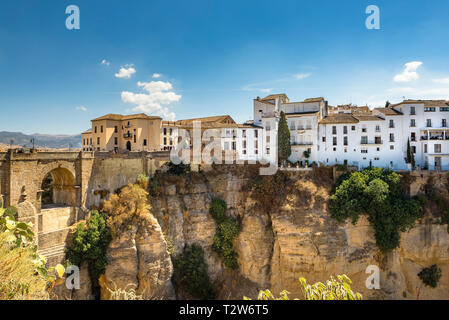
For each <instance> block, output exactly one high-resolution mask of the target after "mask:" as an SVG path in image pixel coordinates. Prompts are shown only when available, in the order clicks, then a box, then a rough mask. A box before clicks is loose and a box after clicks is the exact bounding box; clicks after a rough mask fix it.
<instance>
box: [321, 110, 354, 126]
mask: <svg viewBox="0 0 449 320" xmlns="http://www.w3.org/2000/svg"><path fill="white" fill-rule="evenodd" d="M358 122H359V120H358V119H356V118H355V117H353V115H352V114H349V113H340V114H332V115H329V116H327V117H325V118H323V119H321V121H320V122H319V123H320V124H339V123H358Z"/></svg>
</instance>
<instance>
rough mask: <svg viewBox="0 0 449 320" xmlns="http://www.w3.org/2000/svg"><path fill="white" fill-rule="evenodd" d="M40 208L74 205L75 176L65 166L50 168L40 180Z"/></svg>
mask: <svg viewBox="0 0 449 320" xmlns="http://www.w3.org/2000/svg"><path fill="white" fill-rule="evenodd" d="M41 190H42V196H41V202H42V208H45V207H51V206H55V205H56V206H75V205H76V189H75V177H74V176H73V174H72V173H71V172H70V171H69V170H68V169H65V168H56V169H53V170H51V171H50V172H49V173H48V174H47V175H46V176H45V178H44V180H43V181H42V186H41Z"/></svg>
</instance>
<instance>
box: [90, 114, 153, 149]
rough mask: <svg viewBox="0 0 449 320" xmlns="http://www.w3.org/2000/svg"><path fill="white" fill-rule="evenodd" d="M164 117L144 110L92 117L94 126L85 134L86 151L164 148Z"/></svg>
mask: <svg viewBox="0 0 449 320" xmlns="http://www.w3.org/2000/svg"><path fill="white" fill-rule="evenodd" d="M161 122H162V118H161V117H156V116H148V115H146V114H144V113H139V114H133V115H127V116H125V115H120V114H107V115H105V116H102V117H99V118H96V119H93V120H92V128H91V129H90V130H88V131H86V132H83V133H82V134H81V139H82V150H83V151H116V152H119V151H156V150H160V141H161V138H160V135H161Z"/></svg>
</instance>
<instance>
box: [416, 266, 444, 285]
mask: <svg viewBox="0 0 449 320" xmlns="http://www.w3.org/2000/svg"><path fill="white" fill-rule="evenodd" d="M418 277H419V278H420V279H421V280H422V282H423V283H424V284H425V285H426V286H429V287H432V288H436V287H437V285H438V281H440V278H441V269H440V268H438V266H437V265H436V264H434V265H432V266H431V267H429V268H424V269H422V270H421V271H420V272H419V273H418Z"/></svg>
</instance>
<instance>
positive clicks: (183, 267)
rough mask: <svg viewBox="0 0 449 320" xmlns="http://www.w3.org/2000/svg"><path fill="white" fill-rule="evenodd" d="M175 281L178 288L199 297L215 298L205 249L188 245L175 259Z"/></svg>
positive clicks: (205, 298)
mask: <svg viewBox="0 0 449 320" xmlns="http://www.w3.org/2000/svg"><path fill="white" fill-rule="evenodd" d="M173 268H174V272H173V278H172V280H173V283H174V285H175V287H176V288H177V290H185V291H186V292H187V293H189V294H190V295H191V296H192V297H194V298H197V299H204V300H212V299H214V298H215V288H214V287H213V285H212V283H211V281H210V278H209V274H208V273H207V264H206V262H205V260H204V251H203V248H201V247H200V246H199V245H196V244H193V245H191V246H189V245H187V246H186V247H185V248H184V251H183V252H182V254H181V255H179V256H178V257H176V258H174V259H173Z"/></svg>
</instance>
